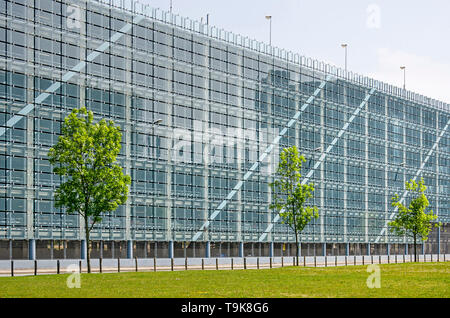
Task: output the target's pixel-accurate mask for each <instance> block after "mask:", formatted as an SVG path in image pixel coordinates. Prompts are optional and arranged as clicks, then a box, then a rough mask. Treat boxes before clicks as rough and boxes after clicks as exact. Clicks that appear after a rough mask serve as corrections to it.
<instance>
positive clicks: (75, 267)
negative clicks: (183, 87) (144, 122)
mask: <svg viewBox="0 0 450 318" xmlns="http://www.w3.org/2000/svg"><path fill="white" fill-rule="evenodd" d="M412 260H413V259H412V258H411V257H410V256H409V255H406V256H405V257H404V255H397V256H395V255H391V256H390V257H389V258H388V257H387V256H386V255H383V256H382V257H381V258H380V257H379V256H378V255H373V256H365V257H364V260H363V258H362V257H361V256H356V257H354V256H348V257H345V256H339V257H337V258H336V257H334V256H328V257H327V258H326V262H325V258H324V257H323V256H319V257H317V258H316V260H315V262H314V257H306V260H305V258H303V257H300V258H299V266H306V267H334V266H352V265H369V264H372V263H373V264H388V263H391V264H393V263H404V262H405V263H409V262H411V261H412ZM449 260H450V255H449V254H447V255H443V254H442V255H440V256H439V261H441V262H442V261H449ZM96 261H97V262H94V260H93V262H92V263H91V264H92V267H91V268H92V272H93V273H99V272H100V269H99V266H98V264H99V262H98V260H96ZM108 261H109V263H110V264H111V262H112V261H115V262H116V264H115V266H111V265H109V266H108V265H106V266H102V272H103V273H117V272H118V271H119V268H118V266H117V260H108ZM124 261H125V260H121V263H122V262H124ZM126 261H127V262H128V266H123V265H121V266H120V272H135V271H136V260H129V259H128V260H126ZM146 261H148V262H147V263H150V262H151V263H152V264H151V265H150V266H149V265H141V264H140V263H142V260H141V259H138V261H137V262H138V268H137V269H138V271H139V272H151V271H155V270H156V271H158V272H160V271H172V270H174V271H184V270H242V269H258V268H259V269H269V268H280V267H283V266H293V265H294V258H293V257H283V259H281V257H276V258H274V259H273V262H272V265H271V264H270V258H268V257H264V258H261V259H260V261H259V262H258V259H257V258H255V257H252V258H249V259H248V260H247V259H245V263H246V264H245V265H244V259H243V258H233V264H232V261H231V258H218V259H214V258H213V259H211V258H209V259H203V265H201V262H202V259H198V258H197V259H188V260H187V262H188V263H187V267H186V263H185V262H186V260H185V259H174V261H173V263H174V265H173V266H172V265H171V260H170V259H164V260H162V261H161V260H160V259H157V266H156V268H155V267H154V266H153V260H152V259H151V260H149V259H147V260H146ZM419 261H421V262H423V261H424V259H423V255H420V258H419ZM431 261H433V262H437V261H438V255H433V259H432V258H431V255H426V259H425V262H431ZM0 262H1V264H0V276H2V277H5V276H11V261H0ZM15 262H20V261H15ZM40 262H41V263H43V262H44V263H46V265H47V266H42V265H41V264H40ZM49 262H53V266H49ZM61 262H62V261H61ZM216 262H217V263H216ZM28 263H29V264H30V265H31V264H34V261H28ZM131 263H133V266H130V264H131ZM159 263H162V264H159ZM258 263H259V264H258ZM7 264H9V268H8V266H6V265H7ZM36 264H37V272H36V274H37V275H49V274H57V267H56V261H55V260H53V261H37V262H36ZM69 265H72V267H71V268H69V269H68V265H67V262H66V265H61V266H60V273H61V274H66V273H73V272H79V261H77V260H73V261H72V262H71V264H69ZM81 272H82V273H86V272H87V268H86V265H85V262H83V263H82V269H81ZM34 274H35V269H34V266H29V267H28V268H24V267H23V265H22V266H21V267H20V268H14V276H30V275H34Z"/></svg>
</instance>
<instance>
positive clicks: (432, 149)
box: [375, 119, 450, 243]
mask: <svg viewBox="0 0 450 318" xmlns="http://www.w3.org/2000/svg"><path fill="white" fill-rule="evenodd" d="M449 126H450V119H449V120H448V122H447V125H445V127H444V129H442V131H441V133H440V135H439V136H438V138H437V139H436V142H435V143H434V145H433V147H431V149H430V151H428V154H427V156H426V157H425V160H424V161H423V162H422V164H421V165H420V168H419V170H417V172H416V174H415V176H414V178H413V179H412V180H414V181H416V179H417V177H418V176H419V175H420V174H421V173H422V171H423V168H424V167H425V165H426V164H427V162H428V160H430V157H431V155H432V154H433V152H434V151H435V150H436V148H437V146H438V145H439V142H440V141H441V138H442V137H443V136H444V134H445V132H446V131H447V129H448V127H449ZM408 192H409V191H408V190H405V191H404V192H403V195H402V197H401V198H400V201H399V202H400V203H402V202H403V201H404V200H405V198H406V196H407V194H408ZM397 211H398V207H395V209H394V211H393V212H392V213H391V215H390V216H389V219H388V220H386V222H385V223H384V226H383V229H382V230H381V232H380V234H379V235H378V236H377V238H376V239H375V243H378V242H379V241H380V239H381V237H382V236H383V234H384V233H385V232H386V230H387V227H388V223H389V222H390V221H391V220H392V219H393V218H394V216H395V214H396V213H397Z"/></svg>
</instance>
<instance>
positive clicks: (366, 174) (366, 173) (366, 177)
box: [361, 91, 369, 243]
mask: <svg viewBox="0 0 450 318" xmlns="http://www.w3.org/2000/svg"><path fill="white" fill-rule="evenodd" d="M367 93H368V91H367ZM367 93H366V94H367ZM363 110H365V115H362V114H361V117H363V119H364V135H365V137H366V138H365V139H366V140H365V143H364V161H365V162H364V212H365V213H364V214H365V219H364V234H365V242H366V243H369V112H368V110H369V103H368V102H367V103H366V104H365V105H364V108H363Z"/></svg>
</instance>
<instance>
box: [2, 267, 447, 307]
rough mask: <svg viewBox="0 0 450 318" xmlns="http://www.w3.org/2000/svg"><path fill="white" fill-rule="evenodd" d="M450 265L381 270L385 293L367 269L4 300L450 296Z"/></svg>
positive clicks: (225, 277)
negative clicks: (371, 285)
mask: <svg viewBox="0 0 450 318" xmlns="http://www.w3.org/2000/svg"><path fill="white" fill-rule="evenodd" d="M449 269H450V263H449V262H447V263H417V264H385V265H381V288H379V289H377V288H373V289H370V288H368V287H367V285H366V280H367V278H368V277H369V275H371V273H368V272H367V266H348V267H337V268H336V267H327V268H304V267H284V268H276V269H263V270H234V271H231V270H221V271H214V270H208V271H179V272H156V273H154V272H143V273H116V274H90V275H88V274H82V275H81V288H79V289H76V288H73V289H70V288H68V287H67V285H66V281H67V278H68V277H69V275H68V274H64V275H42V276H28V277H1V278H0V297H76V298H79V297H86V298H87V297H89V298H91V297H149V298H152V297H162V298H166V297H171V298H172V297H173V298H179V297H183V298H184V297H193V298H207V297H223V298H232V297H235V298H240V297H248V298H260V297H267V298H277V297H282V298H288V297H296V298H300V297H444V298H448V297H450V275H449V274H450V271H449Z"/></svg>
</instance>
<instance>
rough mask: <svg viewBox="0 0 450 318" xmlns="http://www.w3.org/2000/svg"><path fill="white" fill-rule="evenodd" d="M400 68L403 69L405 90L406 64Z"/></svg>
mask: <svg viewBox="0 0 450 318" xmlns="http://www.w3.org/2000/svg"><path fill="white" fill-rule="evenodd" d="M400 69H401V70H402V71H403V90H405V89H406V88H405V87H406V66H400Z"/></svg>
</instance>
